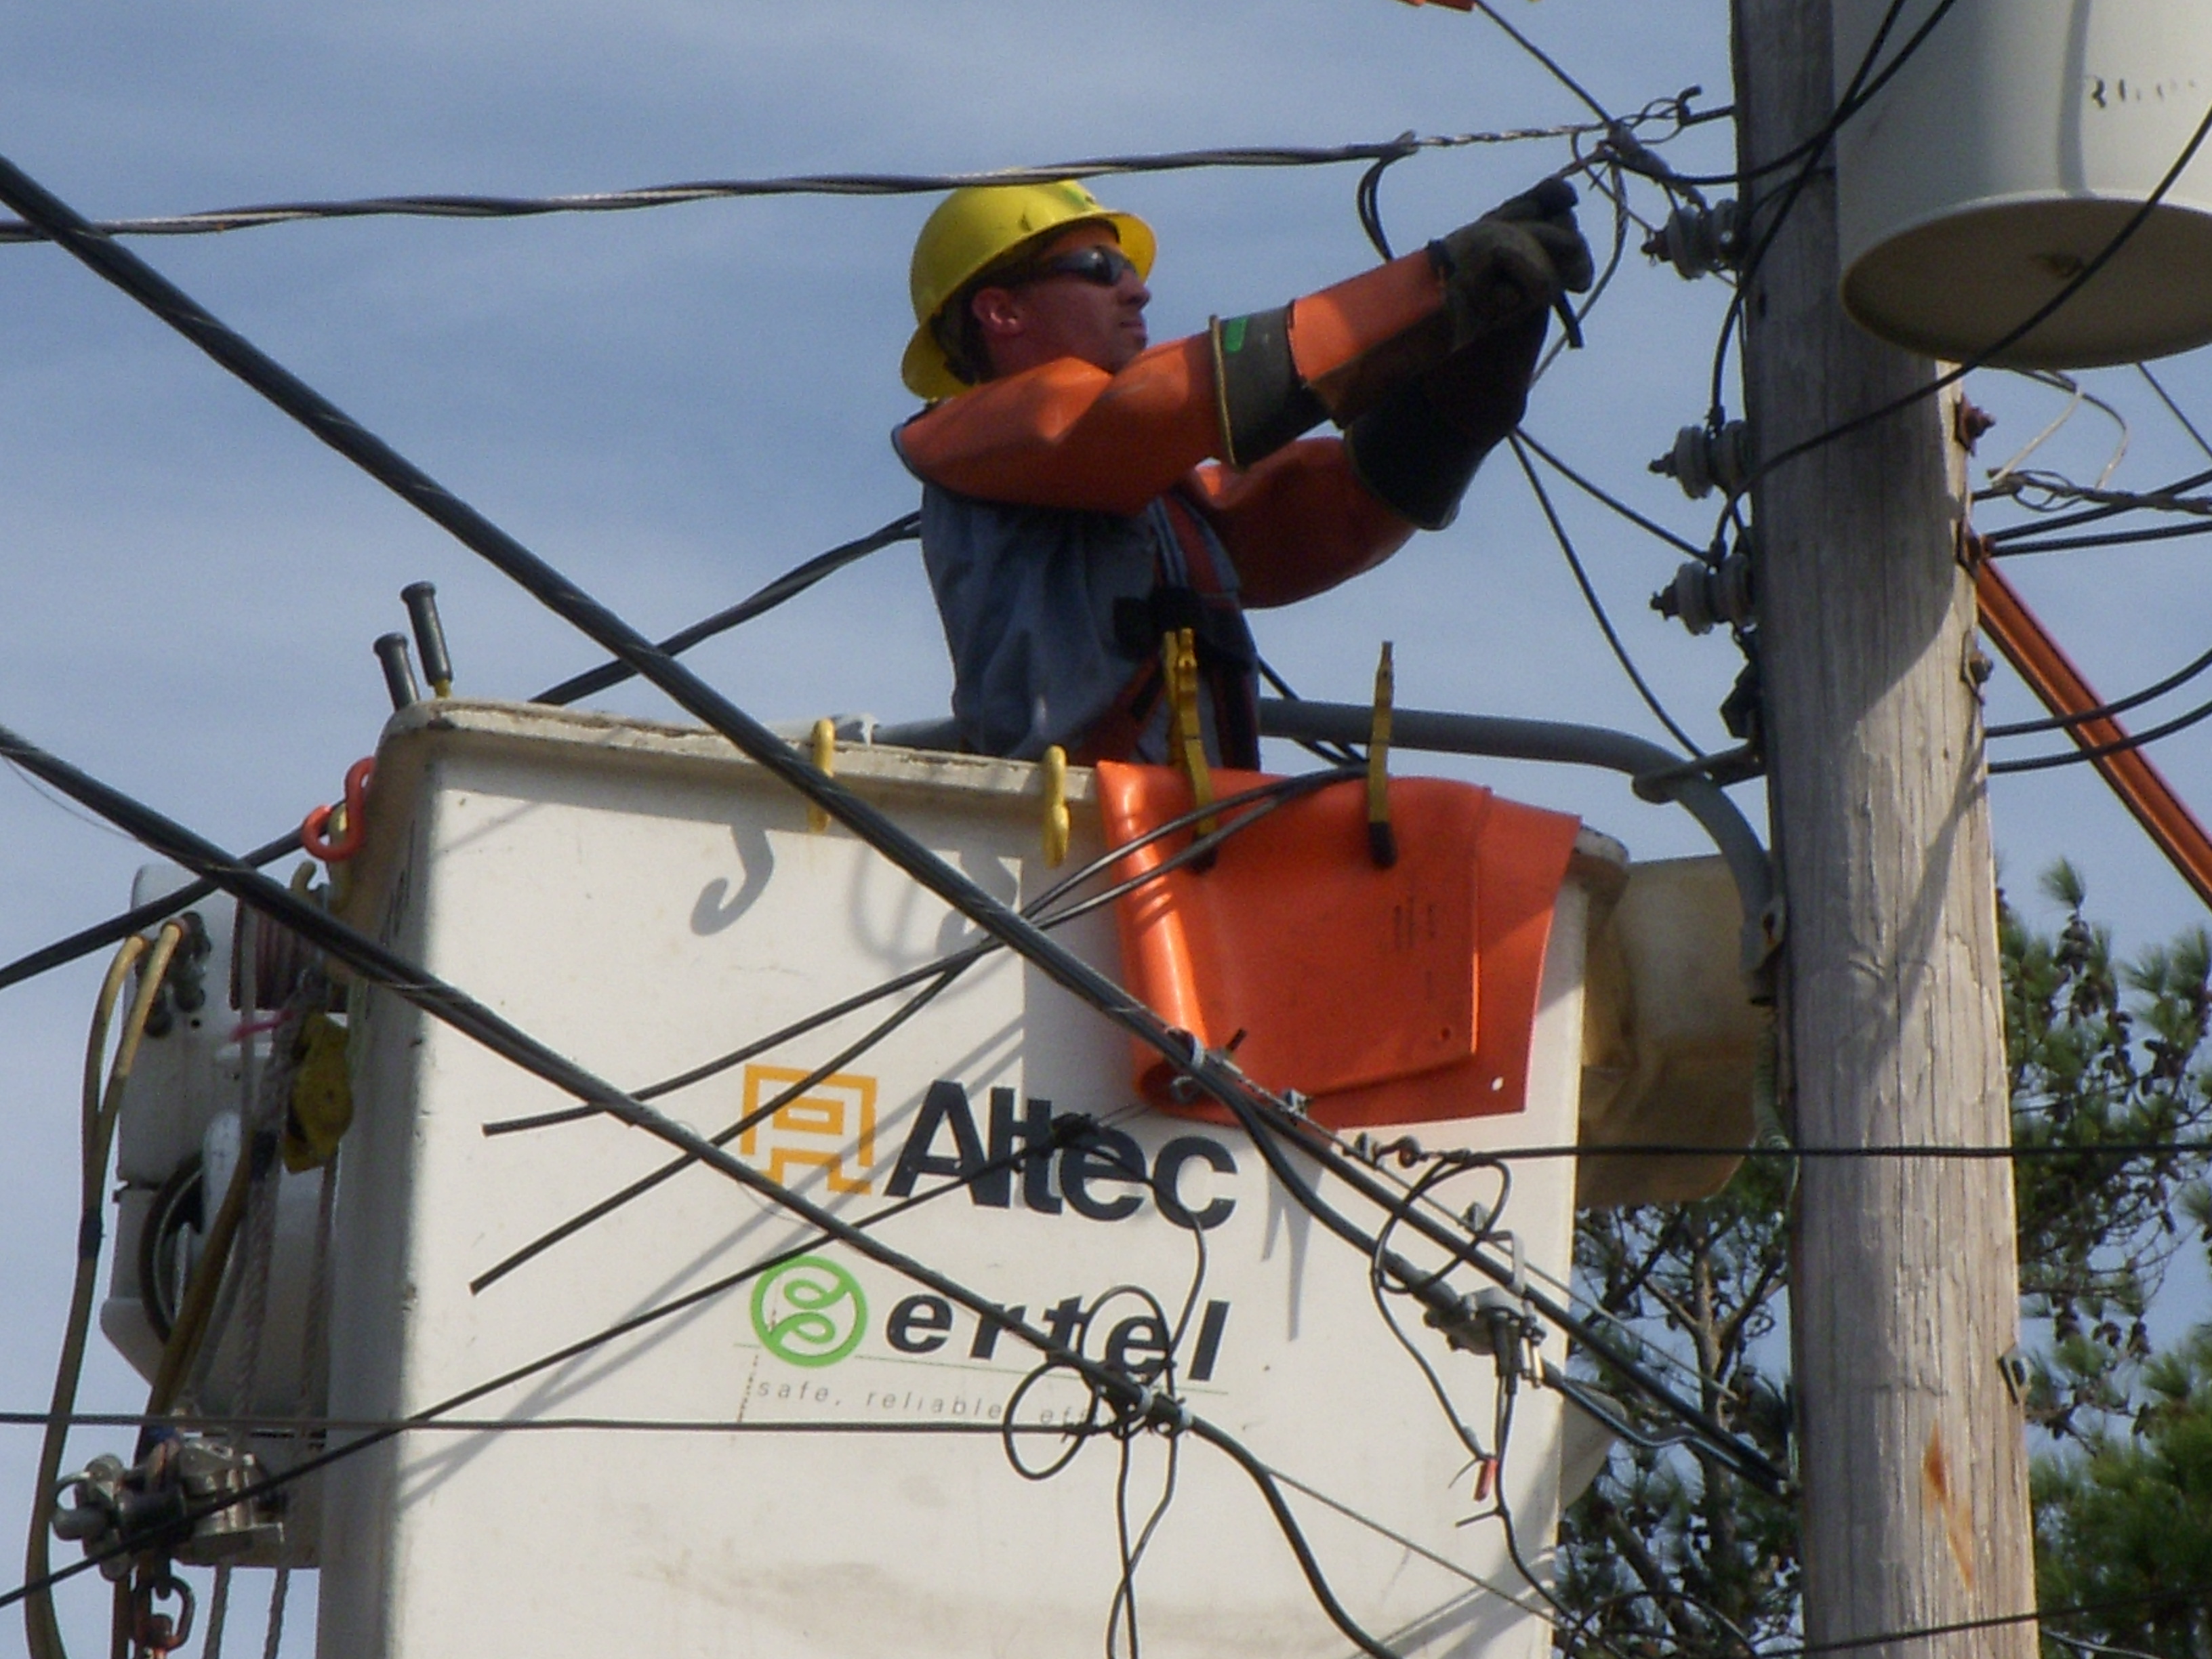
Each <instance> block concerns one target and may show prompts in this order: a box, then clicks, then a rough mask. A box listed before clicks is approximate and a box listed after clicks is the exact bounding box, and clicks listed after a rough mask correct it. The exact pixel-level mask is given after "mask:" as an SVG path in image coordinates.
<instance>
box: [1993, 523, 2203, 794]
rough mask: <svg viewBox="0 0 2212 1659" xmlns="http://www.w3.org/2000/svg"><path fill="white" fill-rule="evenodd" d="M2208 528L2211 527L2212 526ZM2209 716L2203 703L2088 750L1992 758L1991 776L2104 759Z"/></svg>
mask: <svg viewBox="0 0 2212 1659" xmlns="http://www.w3.org/2000/svg"><path fill="white" fill-rule="evenodd" d="M2207 528H2208V529H2212V526H2207ZM2208 715H2212V702H2201V703H2199V704H2197V707H2196V708H2192V709H2191V710H2190V711H2189V712H2188V713H2187V714H2179V715H2176V716H2175V717H2174V718H2173V719H2172V720H2168V721H2166V724H2165V725H2163V726H2153V727H2151V729H2150V730H2149V731H2148V732H2136V734H2135V735H2134V736H2132V737H2125V738H2113V739H2112V741H2111V742H2110V743H2100V744H2095V745H2093V746H2092V747H2090V748H2086V749H2066V750H2060V751H2059V752H2058V753H2057V754H2055V755H2037V756H2034V757H2032V758H2029V759H2026V760H2002V761H1991V762H1990V775H1991V776H1997V775H2002V774H2005V773H2009V772H2048V771H2050V770H2051V769H2053V768H2054V767H2060V766H2079V765H2080V764H2081V763H2083V762H2085V761H2095V760H2102V759H2104V758H2105V757H2106V756H2108V755H2118V754H2123V753H2124V752H2126V751H2127V750H2130V749H2140V748H2142V746H2143V745H2144V744H2152V743H2156V742H2157V741H2158V740H2159V739H2160V738H2170V737H2172V735H2173V734H2174V733H2175V732H2185V731H2187V730H2188V729H2189V728H2190V727H2191V726H2194V725H2196V724H2197V722H2198V721H2199V720H2203V719H2205V718H2206V717H2207V716H2208Z"/></svg>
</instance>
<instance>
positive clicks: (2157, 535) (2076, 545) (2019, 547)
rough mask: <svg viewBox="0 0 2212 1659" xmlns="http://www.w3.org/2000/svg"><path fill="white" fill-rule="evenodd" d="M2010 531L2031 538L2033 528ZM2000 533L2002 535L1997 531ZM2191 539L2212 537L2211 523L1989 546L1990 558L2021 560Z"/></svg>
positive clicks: (2040, 539)
mask: <svg viewBox="0 0 2212 1659" xmlns="http://www.w3.org/2000/svg"><path fill="white" fill-rule="evenodd" d="M2013 528H2014V529H2015V531H2017V532H2019V533H2020V534H2021V535H2022V536H2027V535H2032V534H2033V532H2034V531H2035V529H2036V528H2037V526H2033V525H2016V526H2013ZM1996 533H1997V534H2000V535H2001V534H2002V533H2003V532H1996ZM2192 536H2212V524H2170V525H2161V526H2158V527H2157V528H2155V529H2151V530H2113V531H2107V532H2104V533H2102V534H2100V535H2095V536H2050V537H2044V538H2038V539H2036V540H2033V541H2014V542H2001V543H1999V544H1997V545H1996V546H1994V547H1992V548H1991V549H1990V554H1991V556H1994V557H1996V558H2000V559H2010V558H2020V557H2024V556H2027V555H2028V554H2030V553H2078V552H2081V551H2082V550H2085V549H2087V548H2093V547H2133V546H2135V545H2136V544H2138V543H2140V542H2178V541H2185V540H2187V539H2188V538H2191V537H2192Z"/></svg>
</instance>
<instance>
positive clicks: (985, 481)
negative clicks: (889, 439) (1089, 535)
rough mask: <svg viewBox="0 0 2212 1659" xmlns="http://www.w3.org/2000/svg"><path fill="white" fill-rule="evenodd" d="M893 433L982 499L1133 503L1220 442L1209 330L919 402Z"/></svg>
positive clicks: (939, 479) (925, 465)
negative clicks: (1116, 359)
mask: <svg viewBox="0 0 2212 1659" xmlns="http://www.w3.org/2000/svg"><path fill="white" fill-rule="evenodd" d="M895 441H896V443H897V445H898V450H899V454H900V455H901V457H902V459H904V460H905V462H906V464H907V465H908V467H909V468H911V469H912V470H913V471H915V472H917V473H919V474H920V475H921V477H925V478H927V479H928V480H929V481H930V482H931V483H936V484H940V485H942V486H943V487H944V488H945V489H951V490H957V492H958V493H960V494H961V495H977V496H981V497H982V498H983V499H984V500H986V501H1012V502H1017V503H1018V504H1020V505H1023V506H1026V507H1073V508H1077V509H1079V510H1082V511H1085V512H1092V513H1139V512H1141V511H1143V510H1144V507H1145V504H1146V502H1148V501H1151V500H1152V498H1153V497H1155V496H1157V495H1161V494H1162V493H1164V491H1165V490H1167V489H1169V488H1170V486H1172V485H1173V484H1174V483H1176V481H1177V480H1178V479H1180V478H1181V477H1182V476H1183V475H1184V474H1185V473H1187V472H1188V471H1190V469H1191V468H1192V467H1194V466H1196V465H1198V464H1199V463H1200V461H1202V460H1205V459H1206V458H1207V457H1208V456H1211V455H1213V454H1215V453H1218V450H1219V448H1220V446H1221V422H1220V417H1219V416H1218V412H1217V410H1216V406H1215V399H1214V395H1213V360H1212V349H1211V348H1210V346H1209V345H1208V343H1207V341H1206V337H1205V336H1203V335H1194V336H1192V337H1189V338H1188V339H1182V340H1171V341H1169V342H1167V343H1164V344H1161V345H1157V346H1154V347H1153V348H1152V349H1151V350H1149V351H1147V352H1146V353H1145V354H1144V355H1143V356H1140V357H1139V358H1138V359H1137V361H1136V362H1133V363H1132V364H1130V365H1129V367H1128V368H1125V369H1123V370H1122V371H1121V373H1120V374H1108V373H1107V372H1106V371H1105V370H1104V369H1103V368H1092V367H1091V365H1090V364H1089V363H1086V362H1080V361H1079V360H1078V359H1076V358H1073V357H1063V358H1061V359H1060V361H1058V362H1050V363H1044V364H1042V365H1040V366H1039V367H1037V368H1032V369H1027V370H1024V372H1023V373H1021V374H1010V375H1008V376H1007V377H1006V379H1005V380H992V381H989V382H987V383H986V384H985V385H982V386H977V387H976V388H975V390H974V391H972V392H962V393H961V394H960V395H959V396H958V397H957V398H947V399H945V402H943V403H941V404H935V405H933V407H931V408H929V409H927V410H923V411H922V412H921V414H920V415H917V416H915V418H914V419H913V420H911V421H908V422H907V423H906V425H904V426H903V427H902V428H899V430H898V433H897V435H896V440H895Z"/></svg>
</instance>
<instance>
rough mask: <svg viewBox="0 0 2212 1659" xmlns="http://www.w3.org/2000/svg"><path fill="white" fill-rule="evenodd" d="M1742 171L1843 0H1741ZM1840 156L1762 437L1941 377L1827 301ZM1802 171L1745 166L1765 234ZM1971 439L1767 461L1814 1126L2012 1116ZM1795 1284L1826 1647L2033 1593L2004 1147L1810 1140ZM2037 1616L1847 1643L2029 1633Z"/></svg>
mask: <svg viewBox="0 0 2212 1659" xmlns="http://www.w3.org/2000/svg"><path fill="white" fill-rule="evenodd" d="M1829 12H1830V4H1829V0H1736V5H1735V19H1736V31H1737V33H1736V39H1735V62H1736V100H1737V107H1738V111H1739V115H1738V121H1739V129H1740V132H1741V139H1740V145H1741V160H1742V161H1743V163H1744V165H1745V167H1746V170H1747V171H1748V170H1749V169H1750V168H1751V167H1753V166H1755V165H1756V164H1757V163H1758V162H1759V161H1763V160H1765V159H1767V158H1770V157H1772V156H1776V155H1781V154H1783V153H1784V152H1785V151H1787V150H1789V149H1791V148H1792V147H1793V146H1795V145H1796V143H1799V142H1800V141H1801V140H1802V138H1804V137H1807V136H1808V135H1809V134H1811V133H1814V132H1815V131H1818V130H1819V129H1820V125H1822V123H1823V122H1824V121H1825V120H1826V118H1827V116H1828V113H1829V112H1830V110H1831V108H1832V106H1833V101H1834V97H1833V88H1832V83H1831V80H1830V63H1831V36H1830V17H1829ZM1832 165H1833V162H1832V155H1828V156H1824V157H1823V158H1822V163H1821V170H1820V172H1819V173H1816V174H1815V175H1814V177H1813V178H1812V179H1811V180H1810V181H1809V183H1808V187H1807V188H1806V189H1805V191H1803V193H1802V196H1801V197H1799V199H1798V201H1797V202H1796V205H1795V206H1794V207H1793V208H1792V209H1791V210H1790V214H1789V216H1788V218H1787V219H1786V220H1785V221H1784V228H1783V229H1782V231H1781V233H1780V234H1779V235H1778V237H1777V238H1776V240H1775V241H1774V244H1773V246H1772V247H1771V250H1770V251H1769V252H1768V253H1767V255H1766V258H1765V261H1764V263H1763V264H1761V266H1760V267H1759V270H1758V272H1757V273H1756V276H1755V277H1754V278H1753V281H1752V283H1751V284H1750V287H1749V289H1748V290H1747V293H1746V295H1745V300H1746V304H1745V318H1746V320H1747V340H1746V347H1745V354H1744V364H1745V382H1746V397H1747V404H1748V416H1749V418H1750V421H1751V423H1752V430H1753V442H1754V453H1755V454H1761V455H1774V454H1777V453H1778V452H1780V451H1781V450H1783V449H1784V448H1785V447H1789V446H1790V445H1792V444H1794V443H1796V442H1797V441H1799V440H1801V439H1804V438H1808V437H1811V436H1813V435H1815V434H1818V433H1820V432H1823V431H1826V430H1827V429H1828V428H1831V427H1833V426H1834V425H1836V424H1837V423H1838V422H1840V421H1842V420H1844V419H1846V418H1848V417H1849V416H1853V415H1857V414H1859V413H1861V412H1863V411H1865V410H1870V409H1873V408H1875V407H1877V406H1879V405H1881V404H1886V403H1887V402H1888V401H1890V400H1891V399H1892V398H1896V397H1898V396H1899V395H1900V394H1902V393H1905V392H1909V391H1911V390H1912V389H1914V388H1915V387H1918V386H1926V385H1927V384H1928V383H1929V380H1931V379H1932V378H1933V377H1934V374H1935V368H1934V365H1932V364H1931V363H1929V362H1928V361H1926V360H1925V359H1923V358H1917V357H1912V356H1907V355H1906V354H1905V353H1904V352H1901V351H1898V350H1895V349H1891V348H1889V347H1887V346H1884V345H1881V344H1879V343H1876V342H1875V340H1874V339H1872V338H1871V337H1869V336H1867V335H1865V334H1863V333H1862V332H1860V331H1859V330H1858V329H1857V328H1856V327H1855V326H1854V325H1852V324H1851V323H1850V321H1848V320H1847V319H1845V317H1844V313H1843V311H1842V309H1841V307H1840V306H1839V305H1838V302H1837V298H1836V293H1837V269H1836V216H1835V186H1834V177H1833V173H1832ZM1794 173H1796V168H1795V167H1790V168H1785V169H1784V170H1782V171H1780V172H1778V173H1775V174H1773V175H1771V176H1769V177H1766V178H1763V179H1757V180H1755V181H1753V182H1752V183H1750V184H1748V185H1747V187H1746V191H1745V197H1746V200H1747V204H1749V203H1758V202H1761V201H1763V202H1764V203H1765V206H1764V207H1763V208H1754V210H1753V213H1752V215H1751V217H1750V223H1751V225H1752V227H1753V232H1754V234H1756V233H1757V232H1758V231H1759V230H1761V229H1763V228H1765V225H1766V224H1767V223H1768V222H1770V218H1771V214H1772V212H1773V211H1774V210H1775V206H1776V204H1777V197H1778V196H1779V195H1780V193H1781V192H1782V191H1783V190H1784V188H1785V187H1786V185H1787V184H1788V181H1789V180H1790V178H1791V177H1792V176H1793V175H1794ZM1963 482H1964V458H1963V456H1962V455H1961V454H1960V453H1959V451H1958V449H1957V447H1956V445H1955V443H1954V441H1953V439H1952V436H1951V416H1950V405H1949V404H1948V403H1947V402H1946V401H1945V400H1943V399H1941V398H1936V397H1929V398H1924V399H1923V400H1922V401H1920V402H1917V403H1916V404H1912V405H1911V407H1910V408H1909V409H1907V410H1905V411H1904V412H1902V413H1900V414H1898V415H1896V416H1892V417H1891V418H1889V419H1887V420H1886V421H1883V422H1880V423H1879V424H1877V425H1875V426H1874V427H1872V428H1869V429H1868V430H1866V431H1863V432H1860V433H1858V434H1856V435H1852V436H1850V437H1848V438H1845V439H1843V440H1841V441H1838V442H1835V443H1832V444H1829V445H1826V446H1825V447H1821V448H1820V449H1817V450H1815V451H1814V452H1812V453H1808V454H1807V455H1804V456H1802V457H1801V458H1799V459H1795V460H1792V461H1790V462H1787V463H1785V464H1784V465H1781V466H1779V467H1778V469H1777V470H1776V471H1773V472H1771V474H1768V475H1766V476H1765V477H1762V478H1760V479H1759V480H1758V482H1757V483H1756V484H1755V486H1754V488H1753V492H1752V494H1753V539H1754V554H1753V557H1754V560H1755V566H1754V569H1755V582H1756V586H1757V605H1758V612H1759V641H1760V653H1761V664H1762V668H1763V672H1764V680H1765V720H1766V740H1767V753H1768V756H1769V757H1770V761H1771V775H1770V777H1769V781H1768V799H1769V802H1770V805H1771V817H1772V823H1773V835H1774V840H1775V843H1776V851H1777V854H1778V860H1779V863H1780V866H1781V875H1782V883H1781V890H1782V891H1783V893H1784V896H1785V899H1786V904H1787V909H1786V913H1785V916H1784V936H1785V944H1784V956H1783V961H1782V975H1781V985H1782V1003H1781V1016H1782V1030H1783V1061H1784V1072H1783V1076H1784V1089H1785V1091H1786V1092H1785V1100H1786V1102H1787V1103H1788V1104H1789V1106H1790V1109H1791V1110H1792V1112H1793V1114H1794V1115H1793V1118H1792V1121H1793V1124H1794V1128H1795V1133H1796V1137H1797V1139H1798V1141H1799V1143H1800V1144H1801V1145H1804V1146H1870V1147H1871V1146H1904V1145H1915V1144H1922V1143H1948V1144H1953V1145H1972V1146H2001V1145H2003V1144H2005V1143H2006V1142H2007V1141H2008V1139H2009V1138H2010V1123H2009V1112H2008V1100H2007V1090H2006V1073H2005V1065H2004V1030H2003V1018H2002V994H2001V987H2000V982H1999V973H1998V959H1997V941H1996V904H1995V874H1994V867H1993V865H1992V861H1991V855H1990V826H1989V814H1988V808H1987V803H1986V800H1985V797H1984V770H1983V757H1982V743H1981V734H1980V729H1979V719H1978V717H1979V712H1980V711H1979V707H1978V700H1977V698H1976V696H1975V688H1974V683H1973V676H1972V672H1971V670H1970V664H1971V663H1972V660H1973V659H1974V634H1973V625H1974V613H1973V599H1972V587H1971V584H1970V583H1969V581H1968V580H1967V579H1966V575H1965V574H1964V572H1963V571H1962V570H1961V569H1960V567H1959V564H1958V562H1957V561H1956V557H1955V544H1954V538H1955V533H1956V530H1957V526H1958V514H1959V511H1960V496H1961V491H1962V486H1963ZM1797 1206H1798V1225H1797V1235H1796V1259H1795V1262H1794V1264H1793V1267H1794V1271H1793V1282H1792V1291H1791V1299H1790V1310H1791V1312H1790V1324H1791V1336H1792V1341H1793V1344H1794V1346H1795V1359H1796V1388H1797V1401H1798V1406H1797V1426H1798V1431H1799V1434H1800V1437H1801V1438H1800V1447H1799V1454H1798V1458H1799V1470H1800V1474H1801V1477H1802V1481H1803V1486H1804V1498H1803V1522H1804V1552H1805V1580H1804V1583H1805V1634H1806V1638H1807V1640H1808V1642H1809V1643H1811V1644H1814V1646H1815V1647H1816V1648H1817V1647H1818V1646H1820V1644H1828V1643H1858V1642H1863V1641H1864V1640H1865V1638H1869V1637H1875V1636H1879V1635H1881V1634H1882V1633H1884V1632H1892V1631H1903V1630H1910V1629H1917V1628H1925V1627H1928V1626H1943V1625H1952V1624H1956V1623H1960V1622H1964V1621H1968V1620H1978V1619H1991V1618H1997V1619H2001V1618H2003V1617H2005V1616H2007V1615H2014V1614H2019V1613H2024V1612H2027V1610H2029V1609H2030V1608H2032V1607H2033V1605H2034V1577H2033V1557H2032V1552H2031V1545H2030V1533H2029V1525H2028V1510H2027V1450H2026V1447H2025V1444H2024V1443H2023V1431H2022V1420H2021V1412H2020V1408H2019V1407H2018V1405H2017V1404H2016V1403H2015V1400H2014V1398H2013V1395H2012V1390H2011V1389H2010V1387H2009V1386H2008V1378H2007V1371H2008V1356H2009V1355H2010V1354H2011V1353H2012V1351H2013V1348H2014V1344H2015V1341H2016V1340H2017V1333H2018V1329H2019V1290H2018V1275H2017V1268H2016V1265H2015V1244H2014V1231H2013V1202H2012V1175H2011V1169H2010V1166H2009V1164H2007V1163H2005V1162H2002V1161H2000V1160H1989V1161H1982V1162H1967V1161H1963V1160H1943V1161H1937V1160H1932V1159H1907V1158H1863V1159H1859V1158H1850V1159H1838V1158H1830V1159H1814V1160H1808V1161H1807V1162H1806V1163H1805V1164H1804V1165H1803V1166H1802V1171H1801V1174H1800V1176H1799V1184H1798V1191H1797ZM2035 1650H2036V1632H2035V1627H2034V1626H2033V1625H2032V1624H2029V1623H2012V1624H2005V1625H1998V1626H1993V1627H1988V1628H1983V1629H1979V1630H1974V1631H1969V1632H1957V1633H1953V1634H1947V1635H1942V1636H1937V1637H1933V1638H1929V1639H1927V1640H1925V1641H1913V1642H1891V1643H1883V1644H1873V1645H1869V1646H1865V1647H1860V1648H1857V1649H1856V1650H1854V1651H1855V1652H1857V1653H1858V1654H1863V1655H1866V1656H1875V1655H1893V1656H1898V1659H1906V1656H1912V1659H1917V1656H1922V1655H1928V1654H1945V1655H1972V1656H1988V1659H2033V1655H2034V1653H2035Z"/></svg>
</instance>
